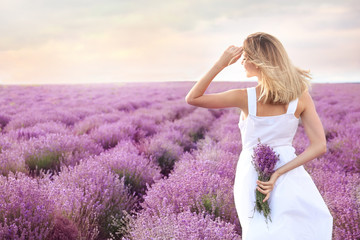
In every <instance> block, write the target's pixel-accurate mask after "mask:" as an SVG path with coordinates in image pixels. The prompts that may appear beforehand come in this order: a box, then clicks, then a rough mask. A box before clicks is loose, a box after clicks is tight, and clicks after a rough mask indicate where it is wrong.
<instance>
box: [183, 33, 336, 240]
mask: <svg viewBox="0 0 360 240" xmlns="http://www.w3.org/2000/svg"><path fill="white" fill-rule="evenodd" d="M242 55H243V57H244V58H243V60H242V64H243V65H244V68H245V70H246V76H247V77H253V76H256V77H257V78H258V84H257V86H256V87H252V88H246V89H232V90H228V91H225V92H221V93H215V94H205V95H204V92H205V90H206V89H207V87H208V86H209V84H210V82H211V81H212V80H213V79H214V77H215V76H216V75H217V74H218V73H219V72H220V71H222V70H223V69H224V68H225V67H227V66H229V65H231V64H233V63H235V62H236V61H237V60H239V59H240V57H241V56H242ZM310 78H311V77H310V75H309V73H308V72H306V71H304V70H301V69H299V68H296V67H295V66H293V65H292V63H291V61H290V60H289V57H288V55H287V53H286V51H285V49H284V47H283V45H282V44H281V43H280V41H279V40H278V39H276V38H275V37H273V36H271V35H269V34H266V33H262V32H258V33H254V34H251V35H249V36H248V37H247V38H246V39H245V41H244V43H243V46H242V47H236V46H230V47H228V48H227V49H226V50H225V52H224V53H223V54H222V56H221V57H220V59H219V60H218V61H217V62H216V63H215V64H214V66H213V67H212V68H211V69H210V70H209V72H208V73H206V74H205V76H204V77H203V78H202V79H200V81H198V82H197V83H196V84H195V85H194V86H193V88H192V89H191V90H190V92H189V93H188V94H187V96H186V102H187V103H188V104H191V105H194V106H198V107H204V108H228V107H238V108H240V109H241V115H240V120H239V128H240V131H241V138H242V151H241V154H240V157H239V161H238V163H237V168H236V177H235V183H234V199H235V206H236V211H237V213H238V216H239V220H240V223H241V227H242V239H243V240H254V239H262V240H263V239H267V240H269V239H276V240H281V239H284V240H285V239H286V240H291V239H299V240H305V239H309V240H315V239H316V240H322V239H324V240H329V239H331V237H332V224H333V218H332V216H331V214H330V212H329V209H328V208H327V206H326V204H325V202H324V200H323V198H322V197H321V195H320V193H319V191H318V189H317V187H316V186H315V184H314V182H313V181H312V178H311V177H310V175H309V174H308V173H307V172H306V170H305V168H304V167H303V164H305V163H306V162H308V161H310V160H312V159H314V158H316V157H319V156H321V155H322V154H324V153H325V152H326V139H325V135H324V130H323V126H322V124H321V121H320V119H319V116H318V114H317V112H316V109H315V105H314V103H313V100H312V98H311V96H310V94H309V92H308V89H309V87H310V82H309V79H310ZM300 117H301V122H302V124H303V126H304V129H305V132H306V134H307V136H308V138H309V141H310V144H309V146H308V147H307V148H306V149H305V151H304V152H302V153H301V154H300V155H298V156H297V155H296V154H295V149H294V147H293V146H292V140H293V138H294V135H295V133H296V130H297V127H298V124H299V120H300ZM258 138H260V139H261V142H262V143H263V144H268V145H269V146H271V147H272V148H273V149H274V151H275V152H277V153H278V154H279V155H280V160H279V161H278V162H277V164H276V165H275V172H274V173H273V174H272V176H271V178H270V180H269V181H268V182H262V181H258V180H257V173H256V171H255V169H254V167H253V165H252V164H251V160H252V157H251V155H252V154H253V148H254V147H255V146H256V144H257V143H258ZM255 189H258V191H260V192H262V193H263V194H265V195H266V197H265V199H264V201H268V203H269V206H270V209H271V220H272V221H271V222H269V223H268V225H267V224H266V222H265V217H264V216H263V215H262V214H261V213H258V212H257V211H254V203H255Z"/></svg>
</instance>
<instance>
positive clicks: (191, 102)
mask: <svg viewBox="0 0 360 240" xmlns="http://www.w3.org/2000/svg"><path fill="white" fill-rule="evenodd" d="M185 102H186V103H187V104H190V105H193V99H191V98H189V97H187V96H186V97H185Z"/></svg>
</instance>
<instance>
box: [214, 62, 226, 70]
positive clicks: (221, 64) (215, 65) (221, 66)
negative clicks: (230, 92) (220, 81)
mask: <svg viewBox="0 0 360 240" xmlns="http://www.w3.org/2000/svg"><path fill="white" fill-rule="evenodd" d="M214 67H215V68H217V69H218V70H219V71H221V70H223V69H224V68H226V67H227V65H225V64H224V63H222V62H220V61H217V62H216V63H215V64H214Z"/></svg>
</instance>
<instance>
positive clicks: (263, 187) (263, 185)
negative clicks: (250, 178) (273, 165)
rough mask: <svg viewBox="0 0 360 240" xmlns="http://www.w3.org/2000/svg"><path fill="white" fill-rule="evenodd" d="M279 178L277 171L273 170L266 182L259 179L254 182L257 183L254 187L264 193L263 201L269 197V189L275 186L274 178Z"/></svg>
mask: <svg viewBox="0 0 360 240" xmlns="http://www.w3.org/2000/svg"><path fill="white" fill-rule="evenodd" d="M278 178H279V175H278V173H277V172H274V173H273V174H272V175H271V177H270V180H269V181H267V182H262V181H260V180H257V181H256V184H257V185H258V187H256V189H257V190H258V191H259V192H261V193H263V194H265V195H266V197H265V198H264V200H263V202H265V201H267V200H268V199H269V198H270V193H271V191H272V190H273V189H274V186H275V182H276V180H277V179H278Z"/></svg>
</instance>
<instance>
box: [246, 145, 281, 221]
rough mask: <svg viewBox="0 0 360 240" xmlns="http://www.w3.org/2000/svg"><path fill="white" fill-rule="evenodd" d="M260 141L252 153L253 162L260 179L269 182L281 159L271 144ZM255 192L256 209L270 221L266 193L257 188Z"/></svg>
mask: <svg viewBox="0 0 360 240" xmlns="http://www.w3.org/2000/svg"><path fill="white" fill-rule="evenodd" d="M258 141H259V143H258V144H257V145H256V147H255V148H254V155H252V161H251V162H252V164H253V165H254V167H255V170H256V172H257V173H258V180H260V181H264V182H267V181H269V180H270V177H271V175H272V174H273V173H274V168H275V165H276V163H277V161H279V154H276V153H275V152H274V150H273V149H272V148H271V147H270V146H268V145H266V144H262V143H261V141H260V138H259V139H258ZM255 193H256V201H255V207H254V210H255V209H256V210H257V211H258V212H263V214H264V216H265V221H266V223H268V219H270V221H271V217H270V207H269V203H268V201H266V202H263V200H264V199H265V196H266V195H265V194H263V193H261V192H259V191H258V190H257V189H256V190H255Z"/></svg>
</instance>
